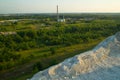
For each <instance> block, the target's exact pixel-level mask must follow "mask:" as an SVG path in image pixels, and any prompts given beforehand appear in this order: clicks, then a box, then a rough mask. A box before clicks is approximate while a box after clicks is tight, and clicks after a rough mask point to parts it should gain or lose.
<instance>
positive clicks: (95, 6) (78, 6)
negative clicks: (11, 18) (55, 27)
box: [0, 0, 120, 14]
mask: <svg viewBox="0 0 120 80" xmlns="http://www.w3.org/2000/svg"><path fill="white" fill-rule="evenodd" d="M57 4H58V5H59V12H61V13H65V12H66V13H67V12H73V13H75V12H77V13H82V12H120V0H0V14H4V13H55V12H56V5H57Z"/></svg>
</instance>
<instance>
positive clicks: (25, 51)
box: [0, 13, 120, 80]
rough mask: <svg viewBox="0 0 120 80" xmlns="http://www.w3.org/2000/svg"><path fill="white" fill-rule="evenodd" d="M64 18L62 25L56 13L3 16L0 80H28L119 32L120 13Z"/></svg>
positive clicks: (0, 36) (0, 18) (79, 15)
mask: <svg viewBox="0 0 120 80" xmlns="http://www.w3.org/2000/svg"><path fill="white" fill-rule="evenodd" d="M61 15H63V14H61ZM64 15H65V17H66V22H63V23H62V22H59V23H58V22H56V17H55V14H29V15H27V14H26V15H10V16H0V32H1V33H0V79H1V80H2V79H3V80H13V79H14V80H26V79H27V78H30V77H32V75H33V74H34V73H36V72H38V71H40V70H43V69H45V68H47V67H49V66H52V65H55V64H57V63H59V62H61V61H63V60H65V59H66V58H69V57H72V56H74V55H76V54H80V53H81V52H84V51H86V50H90V49H92V48H93V47H95V46H96V45H97V44H98V43H99V42H101V41H102V40H104V39H105V38H107V37H108V36H111V35H113V34H115V33H116V32H118V31H120V23H119V21H120V14H100V13H99V14H64ZM10 20H13V21H10ZM8 32H15V34H8ZM13 74H14V76H11V75H13ZM6 76H8V77H6Z"/></svg>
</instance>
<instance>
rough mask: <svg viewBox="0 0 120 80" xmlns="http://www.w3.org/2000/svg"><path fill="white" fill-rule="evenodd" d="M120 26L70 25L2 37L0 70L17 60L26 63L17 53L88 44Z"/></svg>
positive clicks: (96, 23)
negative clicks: (7, 63)
mask: <svg viewBox="0 0 120 80" xmlns="http://www.w3.org/2000/svg"><path fill="white" fill-rule="evenodd" d="M119 25H120V24H117V23H114V22H112V23H111V22H108V23H101V22H99V21H98V22H92V23H89V24H88V23H86V24H85V23H84V24H69V25H66V26H61V27H53V28H50V29H40V30H25V31H18V32H17V34H14V35H7V36H6V35H0V70H2V69H5V68H3V67H4V66H3V63H6V62H9V61H15V60H19V61H22V62H24V61H23V60H24V59H23V60H20V59H21V55H20V54H16V51H22V50H29V49H33V48H40V47H44V46H55V45H62V46H70V45H73V44H81V43H87V42H90V41H94V40H96V39H100V38H102V37H107V36H110V35H112V34H114V33H115V32H117V31H119V30H120V27H119ZM50 50H51V53H52V54H54V53H55V49H53V48H51V49H50ZM7 66H8V65H7ZM13 66H14V65H13ZM11 67H12V66H11ZM6 68H10V67H6Z"/></svg>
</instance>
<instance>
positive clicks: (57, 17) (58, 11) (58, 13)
mask: <svg viewBox="0 0 120 80" xmlns="http://www.w3.org/2000/svg"><path fill="white" fill-rule="evenodd" d="M57 21H59V8H58V5H57Z"/></svg>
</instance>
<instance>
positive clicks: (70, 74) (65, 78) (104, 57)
mask: <svg viewBox="0 0 120 80" xmlns="http://www.w3.org/2000/svg"><path fill="white" fill-rule="evenodd" d="M30 80H120V32H118V33H116V34H115V35H113V36H110V37H108V38H107V39H106V40H104V41H103V42H101V43H100V44H99V45H98V46H96V47H95V48H94V49H93V50H90V51H87V52H85V53H82V54H80V55H76V56H74V57H72V58H69V59H66V60H65V61H64V62H62V63H59V64H58V65H55V66H52V67H50V68H48V69H46V70H44V71H40V72H38V73H37V74H35V75H34V76H33V77H32V78H31V79H30Z"/></svg>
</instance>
